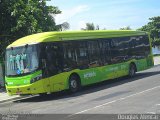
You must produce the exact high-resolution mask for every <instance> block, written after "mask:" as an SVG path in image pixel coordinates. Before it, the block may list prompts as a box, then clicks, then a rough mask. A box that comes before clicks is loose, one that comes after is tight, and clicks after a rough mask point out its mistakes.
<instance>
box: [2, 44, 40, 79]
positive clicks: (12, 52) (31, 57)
mask: <svg viewBox="0 0 160 120" xmlns="http://www.w3.org/2000/svg"><path fill="white" fill-rule="evenodd" d="M38 67H39V63H38V54H37V45H26V46H23V47H12V48H10V49H7V50H6V69H5V70H6V76H19V75H23V74H28V73H31V72H34V71H35V70H37V69H38Z"/></svg>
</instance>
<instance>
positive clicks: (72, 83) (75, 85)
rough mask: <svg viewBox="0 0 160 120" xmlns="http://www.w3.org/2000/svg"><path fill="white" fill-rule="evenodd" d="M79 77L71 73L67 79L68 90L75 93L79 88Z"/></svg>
mask: <svg viewBox="0 0 160 120" xmlns="http://www.w3.org/2000/svg"><path fill="white" fill-rule="evenodd" d="M80 86H81V85H80V79H79V77H78V76H76V75H72V76H71V77H70V79H69V91H70V92H71V93H75V92H77V91H78V90H79V89H80Z"/></svg>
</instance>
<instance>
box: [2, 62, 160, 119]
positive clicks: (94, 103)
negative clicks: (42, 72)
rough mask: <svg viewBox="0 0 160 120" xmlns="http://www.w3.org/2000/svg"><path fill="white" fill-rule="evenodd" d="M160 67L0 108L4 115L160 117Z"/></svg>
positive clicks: (7, 104)
mask: <svg viewBox="0 0 160 120" xmlns="http://www.w3.org/2000/svg"><path fill="white" fill-rule="evenodd" d="M159 91H160V66H159V65H157V66H155V67H153V68H151V69H149V70H146V71H143V72H139V73H137V74H136V76H135V77H134V78H127V77H124V78H119V79H115V80H112V81H106V82H102V83H99V84H96V85H91V86H88V87H85V88H84V89H83V90H81V91H80V92H78V93H75V94H73V95H70V94H68V93H67V92H61V93H56V94H52V95H48V96H45V97H40V96H35V97H31V98H27V99H23V100H17V101H12V102H7V103H1V104H0V113H35V114H70V115H73V116H74V115H77V114H110V113H111V114H123V113H142V114H143V113H149V114H154V113H160V97H159V96H160V92H159Z"/></svg>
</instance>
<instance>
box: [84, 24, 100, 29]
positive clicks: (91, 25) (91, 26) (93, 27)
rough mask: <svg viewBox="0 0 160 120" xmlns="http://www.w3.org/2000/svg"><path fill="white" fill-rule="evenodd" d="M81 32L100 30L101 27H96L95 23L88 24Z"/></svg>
mask: <svg viewBox="0 0 160 120" xmlns="http://www.w3.org/2000/svg"><path fill="white" fill-rule="evenodd" d="M81 30H99V25H96V26H95V25H94V23H86V28H82V29H81Z"/></svg>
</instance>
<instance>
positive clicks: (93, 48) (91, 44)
mask: <svg viewBox="0 0 160 120" xmlns="http://www.w3.org/2000/svg"><path fill="white" fill-rule="evenodd" d="M88 53H89V60H90V62H89V67H91V68H92V67H98V66H100V63H101V62H100V49H99V45H98V41H97V40H93V41H88Z"/></svg>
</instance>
